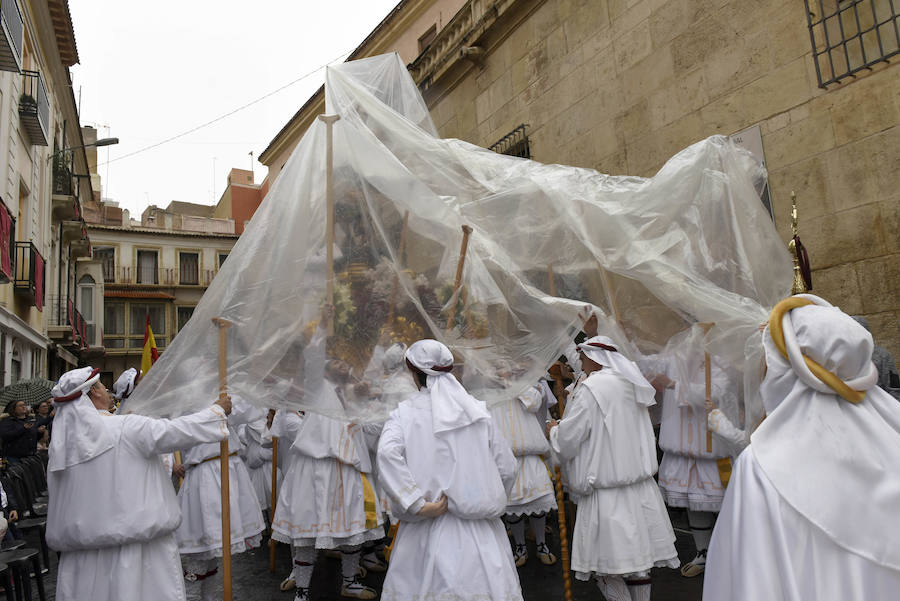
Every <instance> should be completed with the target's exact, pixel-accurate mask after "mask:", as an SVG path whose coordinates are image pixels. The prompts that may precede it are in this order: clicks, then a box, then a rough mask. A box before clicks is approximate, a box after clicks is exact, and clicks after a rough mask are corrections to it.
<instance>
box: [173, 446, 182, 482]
mask: <svg viewBox="0 0 900 601" xmlns="http://www.w3.org/2000/svg"><path fill="white" fill-rule="evenodd" d="M174 456H175V465H181V464H182V461H181V451H175V453H174ZM182 484H184V478H180V477H179V478H178V488H181V485H182Z"/></svg>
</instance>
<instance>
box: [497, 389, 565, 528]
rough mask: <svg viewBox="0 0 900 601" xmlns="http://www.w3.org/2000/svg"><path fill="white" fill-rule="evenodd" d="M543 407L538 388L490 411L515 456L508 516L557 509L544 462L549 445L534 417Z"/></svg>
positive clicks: (541, 392)
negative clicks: (516, 465)
mask: <svg viewBox="0 0 900 601" xmlns="http://www.w3.org/2000/svg"><path fill="white" fill-rule="evenodd" d="M543 406H544V397H543V391H542V390H541V389H540V387H539V386H534V387H532V388H529V389H528V390H526V391H525V392H524V393H523V394H522V395H521V396H520V397H518V398H515V399H511V400H509V401H507V402H505V403H502V404H500V405H496V406H494V407H492V408H491V417H492V418H493V420H494V423H495V424H497V427H498V428H499V429H500V431H501V432H502V433H503V436H504V438H506V441H507V442H508V443H509V445H510V447H511V448H512V452H513V455H515V456H516V462H517V463H518V467H517V470H516V474H517V475H516V481H515V483H514V484H513V487H512V490H511V491H510V493H509V499H508V500H507V507H506V512H505V513H506V514H507V515H532V514H540V513H545V512H547V511H550V510H551V509H556V497H555V495H554V490H553V482H552V480H551V479H550V471H549V468H548V466H547V463H546V458H548V457H549V455H550V445H549V444H547V439H546V438H545V437H544V431H543V427H542V424H541V423H540V422H538V417H537V414H538V412H539V411H540V410H541V408H542V407H543Z"/></svg>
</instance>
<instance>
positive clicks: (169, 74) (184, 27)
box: [69, 0, 398, 217]
mask: <svg viewBox="0 0 900 601" xmlns="http://www.w3.org/2000/svg"><path fill="white" fill-rule="evenodd" d="M397 1H398V0H329V1H328V2H312V1H311V0H299V1H296V0H255V1H253V2H249V1H246V0H245V1H243V2H237V1H234V0H215V1H212V0H181V1H179V2H173V1H170V0H163V1H157V2H140V3H138V2H130V1H124V2H123V1H122V0H69V7H70V10H71V13H72V21H73V23H74V25H75V39H76V42H77V44H78V56H79V58H80V64H78V65H75V66H74V67H73V68H72V78H73V83H74V86H75V98H76V101H77V100H78V99H79V98H80V102H81V122H82V124H83V125H93V126H95V127H97V128H98V136H99V137H101V138H105V137H117V138H119V139H120V142H119V144H118V145H117V146H110V147H108V148H101V149H99V157H98V160H99V163H100V166H99V168H98V171H99V172H100V176H101V177H102V181H103V196H104V197H105V198H109V199H111V200H114V201H117V202H119V204H120V205H121V206H122V207H123V208H127V209H129V210H130V211H131V213H132V216H134V217H137V216H139V215H140V213H141V212H142V211H143V210H144V208H146V207H147V206H148V205H150V204H155V205H157V206H162V207H165V206H166V205H168V204H169V202H170V201H172V200H181V201H186V202H196V203H202V204H214V203H215V202H216V201H218V198H219V196H220V195H221V194H222V191H223V190H224V188H225V181H226V179H225V178H226V177H227V175H228V171H229V170H230V169H231V168H232V167H238V168H241V169H249V168H250V164H251V159H250V155H249V153H250V152H251V151H252V152H253V156H254V158H253V168H254V170H255V172H256V181H257V183H258V182H261V181H262V179H263V177H264V176H265V173H266V170H265V168H264V167H263V166H262V165H261V164H260V163H259V162H258V161H257V160H256V158H257V157H258V156H259V154H260V153H261V152H262V151H263V150H264V149H265V148H266V146H267V145H268V144H269V142H270V141H271V140H272V138H273V137H274V136H275V134H276V133H278V131H279V130H280V129H281V128H282V127H283V126H284V124H285V123H287V121H288V119H290V118H291V116H292V115H293V114H294V113H295V112H296V111H297V109H299V108H300V106H301V105H302V104H303V103H304V102H305V101H306V100H307V99H308V98H309V97H310V95H311V94H312V93H313V92H315V90H316V89H317V88H318V87H319V86H320V85H321V84H322V82H323V81H324V69H320V70H318V71H316V69H319V68H320V67H322V66H323V65H325V64H327V63H331V62H334V61H335V60H343V58H345V57H346V55H347V54H349V53H350V52H351V51H352V50H353V49H354V48H356V46H357V45H359V43H360V42H362V40H363V39H364V38H365V36H366V35H368V33H369V32H370V31H372V29H374V28H375V26H376V25H378V23H379V22H380V21H381V19H383V18H384V17H385V16H386V15H387V14H388V12H390V10H391V9H392V8H393V7H394V6H395V5H396V4H397ZM312 71H315V73H313V74H312V75H311V76H309V77H307V78H305V79H304V80H302V81H300V82H297V83H295V84H293V85H291V86H290V87H288V88H286V89H284V90H282V91H280V92H278V93H276V94H274V95H273V96H271V97H269V98H267V99H265V100H263V101H261V102H259V103H257V104H254V105H253V106H251V107H249V108H246V109H244V110H241V111H239V112H238V113H236V114H234V115H232V116H230V117H227V118H225V119H223V120H221V121H219V122H217V123H215V124H213V125H210V126H207V127H204V128H203V129H201V130H199V131H197V132H194V133H192V134H189V135H187V136H185V137H182V138H180V139H178V140H175V141H172V142H168V143H166V144H163V145H161V146H158V147H156V148H153V149H150V150H146V151H143V152H140V153H138V154H135V155H134V156H130V157H124V155H126V154H129V153H132V152H135V151H138V150H140V149H141V148H144V147H146V146H150V145H152V144H155V143H157V142H160V141H162V140H164V139H166V138H169V137H171V136H174V135H177V134H180V133H182V132H184V131H187V130H190V129H192V128H194V127H196V126H198V125H201V124H203V123H205V122H207V121H210V120H212V119H215V118H217V117H219V116H221V115H224V114H226V113H228V112H230V111H232V110H234V109H236V108H238V107H240V106H242V105H244V104H247V103H249V102H251V101H254V100H256V99H258V98H260V97H262V96H264V95H265V94H267V93H270V92H272V91H274V90H276V89H278V88H280V87H282V86H284V85H286V84H288V83H290V82H292V81H294V80H296V79H298V78H300V77H302V76H303V75H305V74H307V73H310V72H312ZM107 152H108V154H109V160H110V162H109V164H108V165H105V164H104V163H105V162H106V159H107ZM117 157H123V158H121V159H120V160H116V158H117Z"/></svg>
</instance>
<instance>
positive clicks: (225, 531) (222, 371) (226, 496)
mask: <svg viewBox="0 0 900 601" xmlns="http://www.w3.org/2000/svg"><path fill="white" fill-rule="evenodd" d="M213 323H214V324H216V326H217V327H218V328H219V399H224V398H225V397H227V396H228V393H227V391H226V389H227V385H228V338H227V334H228V327H229V326H230V325H231V322H230V321H228V320H227V319H223V318H221V317H215V318H213ZM219 466H220V468H221V470H222V476H221V478H222V586H223V595H222V598H223V599H224V600H225V601H231V600H232V596H231V491H230V490H229V475H230V470H229V468H228V436H227V435H226V436H225V438H224V439H223V440H222V442H221V443H220V444H219Z"/></svg>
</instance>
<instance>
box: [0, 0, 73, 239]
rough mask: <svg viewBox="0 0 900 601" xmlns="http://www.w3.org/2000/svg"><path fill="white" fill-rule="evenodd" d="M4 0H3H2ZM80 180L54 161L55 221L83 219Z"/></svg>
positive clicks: (57, 160) (58, 161)
mask: <svg viewBox="0 0 900 601" xmlns="http://www.w3.org/2000/svg"><path fill="white" fill-rule="evenodd" d="M0 1H2V0H0ZM78 186H79V180H78V178H77V177H75V176H74V175H72V170H71V169H70V168H69V166H68V165H67V164H66V161H65V160H64V159H63V158H62V157H59V158H58V159H56V160H54V161H53V196H52V199H53V205H52V212H51V215H52V217H53V221H54V222H59V221H81V207H80V206H79V204H78Z"/></svg>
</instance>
